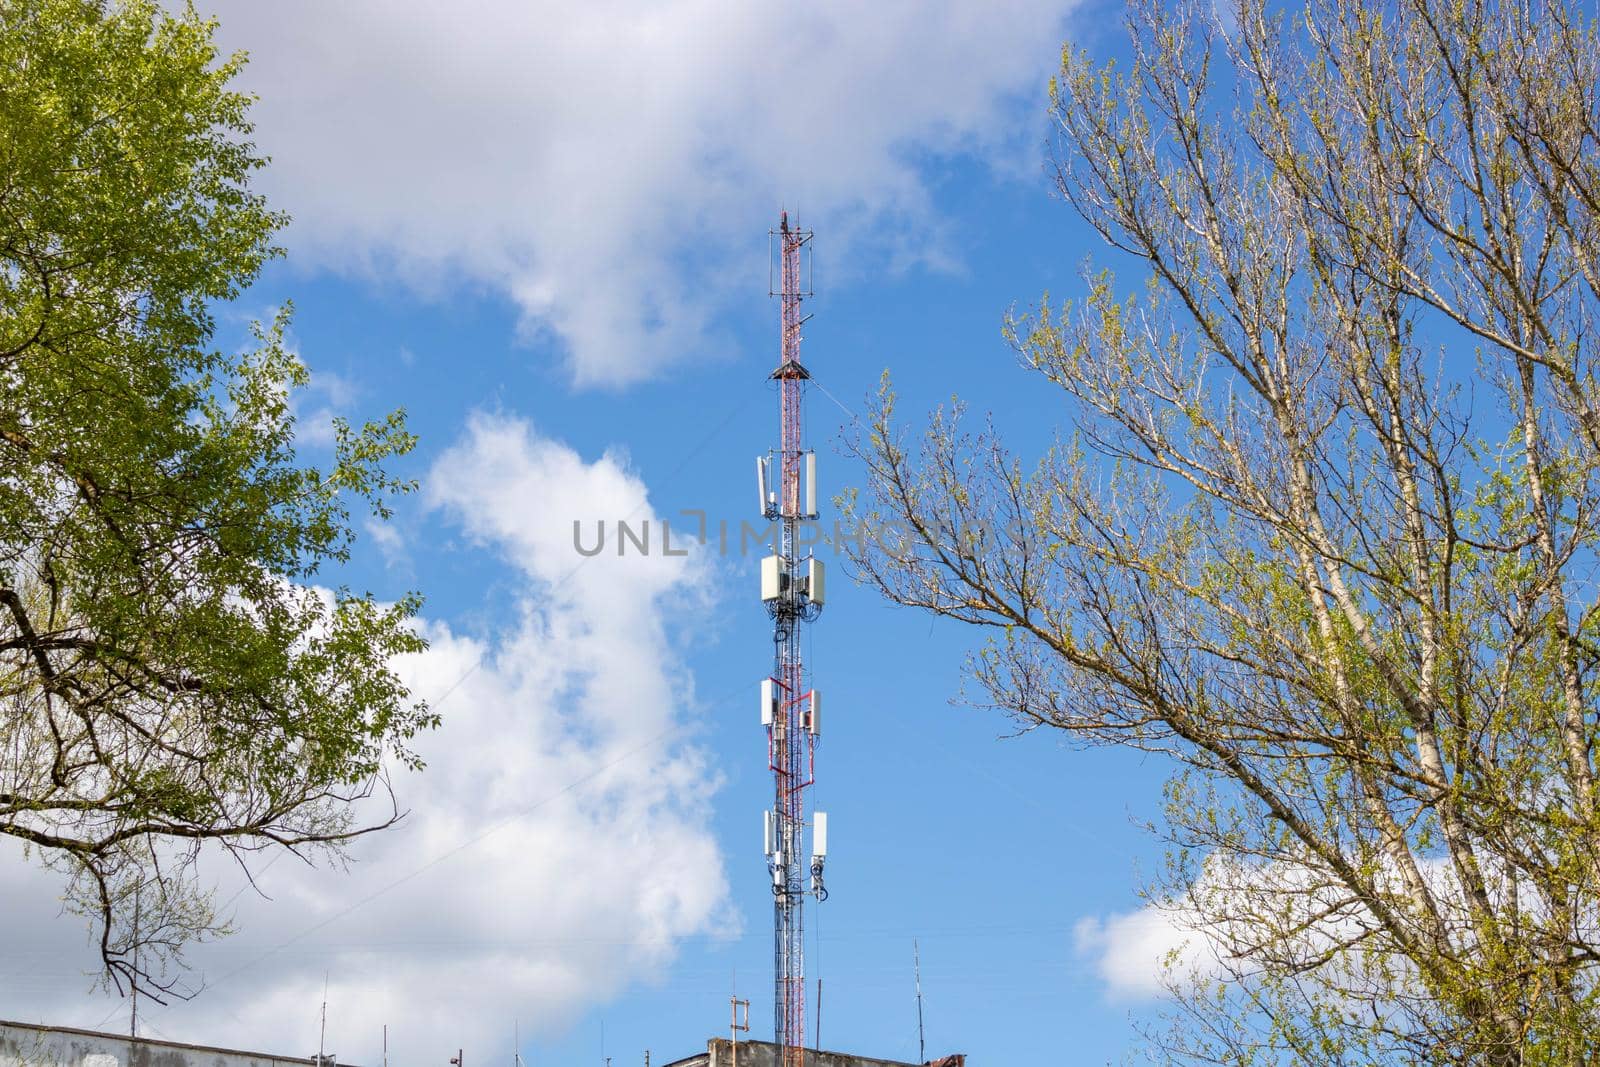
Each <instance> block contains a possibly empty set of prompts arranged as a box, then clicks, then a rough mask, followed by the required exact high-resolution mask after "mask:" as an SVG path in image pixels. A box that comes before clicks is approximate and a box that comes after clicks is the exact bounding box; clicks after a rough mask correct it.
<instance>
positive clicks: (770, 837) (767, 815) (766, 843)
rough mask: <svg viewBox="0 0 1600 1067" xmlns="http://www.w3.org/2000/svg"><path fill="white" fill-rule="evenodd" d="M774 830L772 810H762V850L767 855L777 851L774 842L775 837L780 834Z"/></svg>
mask: <svg viewBox="0 0 1600 1067" xmlns="http://www.w3.org/2000/svg"><path fill="white" fill-rule="evenodd" d="M773 831H774V827H773V825H772V812H770V811H764V812H762V813H761V851H762V852H763V853H765V854H766V855H768V856H770V855H772V853H773V852H774V851H776V845H775V844H774V839H775V838H776V837H777V836H778V835H777V834H776V833H774V832H773Z"/></svg>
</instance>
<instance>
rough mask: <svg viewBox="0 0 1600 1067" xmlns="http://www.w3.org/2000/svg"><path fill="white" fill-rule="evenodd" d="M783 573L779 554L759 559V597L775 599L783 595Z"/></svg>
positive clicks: (784, 575)
mask: <svg viewBox="0 0 1600 1067" xmlns="http://www.w3.org/2000/svg"><path fill="white" fill-rule="evenodd" d="M787 577H788V575H787V574H786V573H785V568H784V566H783V559H782V557H780V556H776V555H772V556H767V557H766V558H765V559H763V560H762V561H761V599H762V600H777V599H778V598H779V597H781V596H782V595H783V587H784V584H785V583H784V579H785V578H787Z"/></svg>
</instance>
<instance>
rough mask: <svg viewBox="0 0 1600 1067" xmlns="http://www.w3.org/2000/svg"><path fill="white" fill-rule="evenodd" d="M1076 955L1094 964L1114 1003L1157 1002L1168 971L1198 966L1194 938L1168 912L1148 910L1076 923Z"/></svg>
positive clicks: (1179, 920)
mask: <svg viewBox="0 0 1600 1067" xmlns="http://www.w3.org/2000/svg"><path fill="white" fill-rule="evenodd" d="M1073 934H1074V940H1075V941H1076V944H1077V949H1078V952H1079V953H1080V954H1082V955H1086V956H1090V957H1092V958H1093V959H1094V961H1095V971H1096V972H1097V973H1098V974H1099V976H1100V980H1101V981H1102V982H1104V983H1105V987H1106V992H1107V993H1108V994H1109V995H1111V996H1112V997H1114V998H1118V999H1144V998H1147V997H1156V996H1160V995H1161V994H1162V992H1163V991H1164V990H1165V988H1166V987H1165V986H1164V985H1163V984H1162V980H1163V977H1164V976H1165V975H1166V974H1167V973H1168V971H1169V965H1170V964H1171V963H1172V962H1174V961H1175V960H1182V961H1183V962H1185V963H1187V964H1188V965H1189V966H1190V967H1191V968H1192V967H1193V966H1194V965H1195V964H1198V963H1199V962H1200V957H1199V953H1198V951H1197V939H1198V935H1197V934H1196V933H1194V932H1193V931H1192V930H1189V929H1187V928H1185V927H1184V925H1183V924H1182V919H1181V917H1179V916H1177V915H1175V914H1174V913H1173V912H1172V911H1171V910H1168V909H1161V908H1157V907H1155V906H1154V905H1150V906H1147V907H1144V908H1140V909H1139V910H1137V911H1130V912H1123V913H1121V914H1117V915H1111V916H1107V917H1106V918H1104V919H1100V918H1094V917H1088V918H1084V919H1080V920H1079V921H1078V924H1077V926H1076V927H1075V928H1074V931H1073Z"/></svg>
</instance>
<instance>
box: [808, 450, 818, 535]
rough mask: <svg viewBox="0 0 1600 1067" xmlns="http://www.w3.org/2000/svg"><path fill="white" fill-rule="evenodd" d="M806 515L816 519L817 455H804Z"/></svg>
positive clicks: (809, 453)
mask: <svg viewBox="0 0 1600 1067" xmlns="http://www.w3.org/2000/svg"><path fill="white" fill-rule="evenodd" d="M806 514H807V515H808V516H810V517H811V518H813V519H814V518H816V517H817V454H816V453H815V452H807V453H806Z"/></svg>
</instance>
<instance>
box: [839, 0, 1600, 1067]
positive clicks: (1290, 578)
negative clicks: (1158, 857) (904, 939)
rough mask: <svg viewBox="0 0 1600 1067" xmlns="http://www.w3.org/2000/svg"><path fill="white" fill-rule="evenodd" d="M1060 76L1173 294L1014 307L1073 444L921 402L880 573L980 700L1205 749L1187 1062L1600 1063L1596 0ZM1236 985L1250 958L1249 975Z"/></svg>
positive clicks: (1189, 904)
mask: <svg viewBox="0 0 1600 1067" xmlns="http://www.w3.org/2000/svg"><path fill="white" fill-rule="evenodd" d="M1129 25H1130V28H1131V39H1132V42H1133V63H1132V66H1131V68H1130V69H1129V70H1128V71H1127V72H1126V73H1122V72H1119V71H1118V70H1117V69H1115V68H1114V67H1113V66H1112V65H1110V64H1107V65H1104V66H1101V65H1097V64H1095V63H1094V62H1092V61H1091V60H1090V59H1089V58H1088V57H1087V56H1085V55H1083V54H1079V53H1074V52H1072V51H1070V50H1069V51H1068V52H1067V53H1066V54H1065V55H1064V58H1063V62H1062V67H1061V71H1060V74H1059V77H1058V78H1056V79H1055V80H1054V81H1053V83H1052V86H1051V114H1052V116H1053V118H1054V121H1055V124H1056V128H1057V131H1058V142H1057V144H1058V149H1057V152H1056V154H1055V159H1054V162H1053V166H1052V169H1053V172H1054V175H1055V178H1056V180H1057V184H1058V188H1059V190H1060V193H1061V195H1062V196H1063V198H1064V199H1065V200H1066V201H1067V202H1068V203H1069V204H1070V205H1071V206H1072V207H1073V208H1075V209H1076V210H1077V211H1078V212H1079V213H1080V214H1081V215H1082V217H1083V218H1084V219H1086V220H1087V221H1088V223H1089V224H1090V225H1091V226H1092V227H1093V228H1094V229H1095V230H1096V231H1098V233H1099V234H1100V235H1101V236H1102V237H1103V238H1104V239H1105V241H1106V242H1107V243H1108V244H1109V245H1110V246H1111V247H1112V248H1113V249H1114V250H1115V251H1114V255H1115V256H1117V257H1118V258H1119V261H1121V262H1124V263H1127V262H1131V263H1133V264H1134V265H1135V266H1136V267H1137V268H1138V269H1139V270H1140V271H1141V272H1142V273H1143V274H1144V275H1145V279H1144V281H1145V284H1144V285H1143V286H1141V287H1138V288H1135V289H1133V290H1132V291H1130V292H1129V293H1128V294H1127V295H1119V294H1118V291H1117V283H1116V280H1115V278H1114V277H1113V275H1112V274H1111V273H1110V272H1109V271H1107V270H1102V271H1099V272H1092V271H1086V274H1085V285H1086V292H1085V294H1084V295H1083V296H1082V297H1081V299H1080V300H1078V301H1077V302H1069V303H1066V304H1053V303H1052V301H1051V299H1050V298H1049V297H1048V296H1047V297H1045V298H1044V300H1043V301H1041V302H1040V303H1039V304H1038V305H1037V306H1036V307H1035V308H1034V309H1032V310H1031V311H1029V312H1027V313H1024V314H1014V315H1012V316H1011V317H1010V318H1009V319H1008V320H1007V336H1008V338H1009V339H1010V341H1011V342H1012V344H1013V345H1014V347H1015V349H1016V351H1017V352H1018V353H1019V354H1020V357H1021V360H1022V362H1023V364H1024V365H1025V366H1026V367H1028V368H1030V369H1031V370H1032V371H1034V372H1036V373H1038V374H1040V375H1041V376H1042V377H1043V378H1044V379H1045V380H1047V381H1049V382H1050V383H1053V384H1054V385H1055V386H1057V387H1059V389H1060V390H1061V395H1062V397H1063V399H1064V401H1065V402H1066V404H1067V410H1068V411H1069V412H1070V417H1071V418H1072V420H1073V429H1072V432H1071V433H1070V435H1069V436H1067V437H1066V438H1064V439H1058V440H1059V443H1058V445H1057V447H1055V448H1054V449H1052V450H1050V451H1049V452H1048V453H1047V454H1046V455H1045V456H1043V457H1042V459H1040V460H1039V461H1038V463H1037V464H1036V465H1035V464H1033V463H1031V462H1030V463H1027V464H1025V463H1024V462H1023V460H1022V459H1021V458H1020V457H1018V456H1015V455H1013V454H1012V453H1010V452H1009V451H1007V449H1006V447H1005V445H1004V444H1003V442H1002V441H1001V440H1000V438H999V435H998V434H996V432H995V431H994V430H993V429H992V428H989V429H984V430H980V431H976V432H974V431H969V430H967V429H965V428H964V426H963V424H962V422H961V413H960V411H959V410H956V411H953V412H948V413H946V412H941V413H939V414H937V415H936V416H935V417H934V418H933V420H932V422H931V424H930V426H929V427H928V428H927V430H926V432H925V434H923V435H922V436H921V440H920V443H916V442H913V441H911V440H910V439H908V438H907V437H906V436H905V434H904V432H903V431H902V430H901V429H900V428H899V423H898V422H897V421H896V419H895V418H894V413H893V398H892V395H891V394H890V393H888V392H887V389H886V391H885V394H884V398H883V402H882V403H881V404H880V405H879V407H878V408H877V410H876V412H875V414H874V416H873V418H872V419H871V420H870V428H869V429H868V430H867V431H866V432H865V434H864V436H862V437H860V438H859V439H858V440H857V441H856V443H855V449H856V451H857V452H858V453H859V454H860V455H861V457H862V458H863V459H864V460H865V462H866V464H867V467H868V472H869V477H868V482H867V484H866V486H865V488H864V489H863V491H862V493H861V494H860V495H859V496H858V497H856V498H855V499H854V501H853V504H852V508H851V510H852V512H853V517H854V518H855V520H856V521H858V522H860V523H862V524H864V525H865V526H866V527H867V528H869V529H871V528H874V527H876V528H878V529H880V530H881V529H882V528H884V527H885V526H886V525H891V524H892V525H898V526H899V527H901V528H903V529H905V530H907V531H908V532H909V533H910V535H911V536H909V537H908V538H907V539H906V540H905V542H904V545H903V546H902V545H901V544H900V542H899V541H897V539H896V538H893V537H883V538H879V539H873V538H867V539H865V540H863V541H861V542H860V543H859V544H858V545H857V546H856V548H855V549H853V553H854V555H855V557H856V558H855V562H856V565H857V567H858V569H859V570H860V571H861V572H862V573H863V574H864V575H865V577H866V578H867V580H869V581H870V582H871V583H873V584H875V585H877V586H878V587H879V588H880V589H881V590H882V591H883V592H884V593H885V594H886V595H887V596H888V597H889V598H891V599H892V600H894V601H896V602H898V603H901V604H908V605H914V606H916V607H920V608H923V609H925V610H927V611H930V612H934V613H936V614H939V615H943V616H948V617H950V618H953V619H958V620H961V621H963V622H968V623H973V624H976V625H979V626H982V627H985V628H987V629H988V631H989V632H990V635H991V636H990V637H989V638H988V640H987V641H986V642H985V643H984V644H983V645H982V647H981V649H979V650H978V651H976V652H975V653H974V655H973V657H972V659H971V661H970V675H971V678H972V679H973V681H974V682H975V685H976V689H977V691H978V693H980V694H981V696H980V697H979V700H980V702H981V703H984V704H987V705H990V706H992V707H994V708H996V709H999V710H1002V711H1004V712H1006V713H1008V714H1010V715H1012V716H1015V717H1016V718H1017V719H1018V720H1020V722H1021V723H1023V724H1024V725H1026V726H1046V727H1055V728H1059V729H1061V730H1064V731H1066V732H1068V733H1069V734H1070V735H1071V736H1072V737H1074V738H1075V739H1077V740H1079V741H1081V742H1084V743H1091V744H1114V745H1124V746H1132V747H1135V748H1140V749H1146V750H1153V751H1158V752H1162V753H1166V754H1168V755H1169V756H1171V757H1172V759H1173V760H1174V761H1175V762H1176V772H1175V776H1174V778H1173V780H1172V784H1171V786H1170V788H1169V793H1168V800H1169V803H1168V805H1167V820H1168V827H1169V832H1170V834H1171V838H1172V841H1173V842H1174V844H1175V846H1176V847H1175V849H1174V852H1173V857H1174V858H1173V863H1172V864H1171V870H1170V875H1171V877H1170V880H1164V881H1163V883H1162V884H1161V885H1160V886H1158V889H1159V893H1158V894H1157V896H1158V899H1160V900H1162V901H1164V902H1165V903H1166V904H1167V905H1168V906H1169V907H1171V908H1172V909H1173V910H1174V912H1175V913H1176V915H1177V916H1178V917H1179V918H1180V919H1181V920H1182V921H1184V922H1186V923H1187V924H1188V925H1189V926H1190V927H1192V928H1193V930H1194V931H1195V933H1196V936H1197V937H1199V938H1200V940H1201V943H1202V944H1203V945H1204V946H1207V947H1208V948H1209V951H1210V952H1211V954H1212V956H1213V957H1214V958H1212V959H1209V960H1205V961H1204V963H1205V966H1204V967H1202V968H1201V971H1200V974H1198V975H1195V974H1189V975H1184V974H1182V973H1177V972H1174V973H1173V974H1172V975H1171V978H1172V983H1173V991H1174V994H1175V997H1176V1001H1175V1003H1176V1005H1177V1007H1176V1009H1175V1011H1174V1014H1173V1026H1172V1028H1171V1029H1170V1030H1163V1031H1161V1032H1160V1033H1157V1034H1155V1035H1153V1036H1154V1037H1155V1038H1156V1040H1157V1046H1156V1047H1158V1048H1159V1049H1160V1050H1161V1051H1162V1052H1164V1054H1165V1055H1167V1056H1168V1057H1170V1058H1173V1059H1180V1060H1182V1059H1190V1060H1197V1061H1202V1062H1217V1063H1236V1064H1244V1063H1260V1062H1295V1063H1327V1064H1333V1063H1372V1062H1400V1061H1403V1062H1429V1063H1461V1064H1480V1063H1487V1064H1533V1063H1540V1064H1543V1063H1550V1064H1572V1065H1576V1064H1582V1063H1593V1062H1595V1061H1596V1057H1597V1055H1600V1037H1597V1035H1600V988H1597V979H1600V966H1597V965H1600V789H1597V785H1596V773H1595V743H1596V740H1597V734H1600V721H1597V720H1600V708H1597V695H1600V694H1597V685H1600V678H1597V671H1596V667H1597V666H1600V596H1597V592H1600V585H1597V579H1600V568H1597V563H1600V557H1597V549H1600V386H1597V381H1596V369H1597V363H1600V346H1597V343H1596V334H1595V331H1596V326H1597V325H1600V319H1597V313H1600V264H1597V260H1596V256H1597V249H1600V240H1597V238H1600V92H1597V80H1596V75H1597V67H1600V41H1597V38H1596V31H1595V26H1594V24H1593V22H1591V21H1588V20H1586V19H1585V18H1584V17H1583V16H1581V15H1580V14H1579V13H1578V12H1577V11H1576V10H1574V9H1572V8H1570V7H1568V6H1565V5H1563V4H1562V3H1559V2H1554V0H1552V2H1549V3H1541V2H1537V0H1535V2H1532V3H1523V2H1509V0H1508V2H1503V3H1502V2H1495V0H1447V2H1444V3H1438V2H1434V0H1392V2H1378V0H1309V2H1308V3H1306V4H1305V5H1304V6H1299V5H1295V6H1292V7H1289V8H1287V9H1278V8H1275V7H1269V6H1268V5H1267V4H1266V3H1264V2H1263V0H1243V2H1241V3H1238V4H1236V5H1233V6H1232V9H1231V10H1230V11H1228V12H1227V13H1226V15H1225V17H1219V16H1218V15H1217V14H1216V12H1215V11H1214V9H1213V8H1212V7H1211V5H1210V4H1200V5H1196V6H1192V7H1182V8H1179V9H1177V10H1169V7H1168V5H1165V4H1162V3H1159V2H1156V0H1149V2H1139V3H1136V4H1135V5H1134V6H1133V7H1132V9H1131V14H1130V19H1129ZM1212 979H1215V981H1214V982H1212V981H1211V980H1212Z"/></svg>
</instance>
